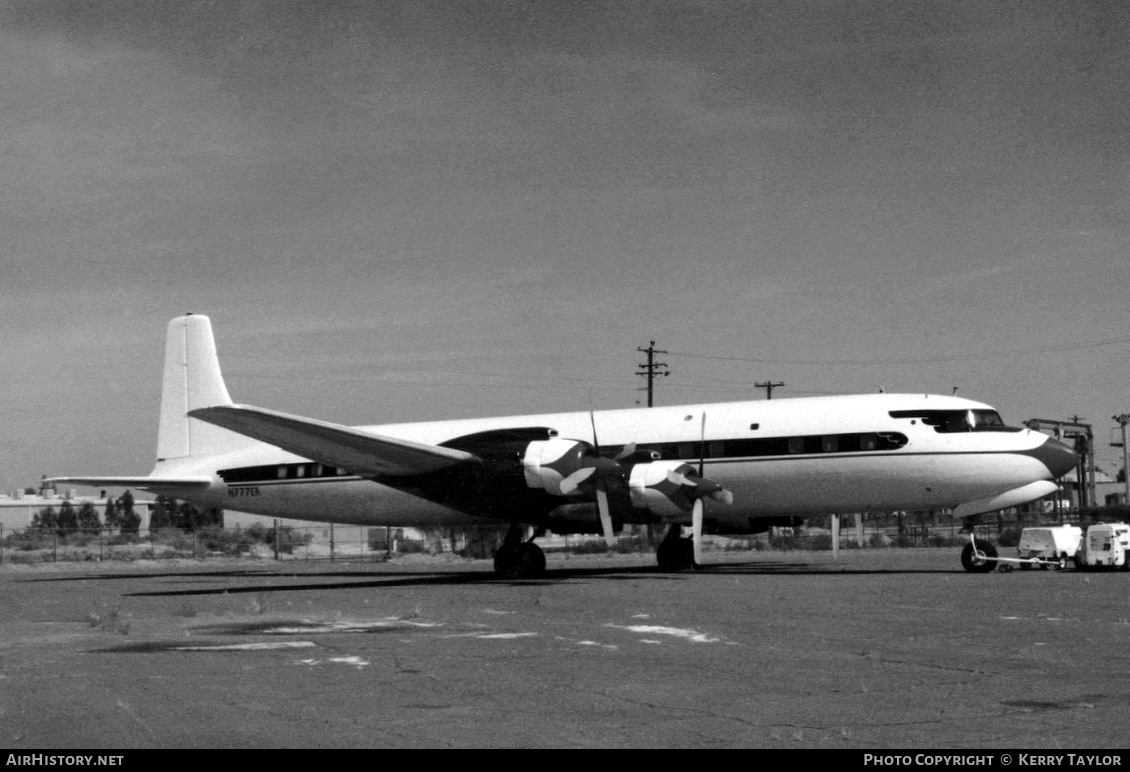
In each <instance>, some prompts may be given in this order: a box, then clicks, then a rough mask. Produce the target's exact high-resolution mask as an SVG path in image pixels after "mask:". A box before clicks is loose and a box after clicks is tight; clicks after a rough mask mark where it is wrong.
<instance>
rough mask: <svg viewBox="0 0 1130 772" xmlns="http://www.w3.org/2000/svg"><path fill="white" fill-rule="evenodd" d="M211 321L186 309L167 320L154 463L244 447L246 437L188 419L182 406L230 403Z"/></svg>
mask: <svg viewBox="0 0 1130 772" xmlns="http://www.w3.org/2000/svg"><path fill="white" fill-rule="evenodd" d="M231 403H232V401H231V397H230V396H228V390H227V387H226V386H225V385H224V377H223V375H222V374H221V373H220V361H219V359H218V358H217V357H216V343H215V340H214V339H213V338H212V323H211V321H209V319H208V317H207V316H199V315H194V314H188V315H187V316H180V317H177V318H176V319H173V320H172V321H171V322H169V328H168V333H167V337H166V339H165V380H164V385H163V387H162V389H161V422H160V424H159V426H158V429H157V464H158V466H160V465H161V464H162V463H163V462H168V461H173V460H174V459H178V458H186V457H191V456H208V455H215V454H218V453H224V452H226V451H229V450H235V449H237V448H240V447H245V446H246V445H248V444H249V440H248V439H247V438H246V437H243V436H241V435H239V434H236V433H234V432H231V431H228V430H227V429H222V428H220V427H218V426H213V425H212V424H208V423H205V422H203V421H200V420H198V419H196V418H189V417H188V415H186V414H187V413H188V411H190V410H195V409H197V408H201V407H212V406H215V405H230V404H231Z"/></svg>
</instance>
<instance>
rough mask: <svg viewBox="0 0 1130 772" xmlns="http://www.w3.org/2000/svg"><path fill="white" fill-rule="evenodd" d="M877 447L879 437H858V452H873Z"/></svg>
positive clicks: (864, 435)
mask: <svg viewBox="0 0 1130 772" xmlns="http://www.w3.org/2000/svg"><path fill="white" fill-rule="evenodd" d="M878 447H879V436H878V435H876V434H861V435H859V449H860V450H875V449H876V448H878Z"/></svg>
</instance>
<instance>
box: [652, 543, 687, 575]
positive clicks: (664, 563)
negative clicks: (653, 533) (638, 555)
mask: <svg viewBox="0 0 1130 772" xmlns="http://www.w3.org/2000/svg"><path fill="white" fill-rule="evenodd" d="M655 560H656V562H657V563H658V564H659V568H660V569H661V570H663V571H682V570H684V569H687V568H690V567H691V566H693V565H694V544H692V543H691V540H690V539H683V538H678V539H664V540H663V541H662V542H660V543H659V547H658V548H656V550H655Z"/></svg>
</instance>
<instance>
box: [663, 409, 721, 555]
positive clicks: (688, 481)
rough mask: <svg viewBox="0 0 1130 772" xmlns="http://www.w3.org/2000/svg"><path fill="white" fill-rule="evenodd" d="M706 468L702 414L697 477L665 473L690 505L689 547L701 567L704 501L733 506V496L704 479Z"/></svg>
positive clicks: (704, 417)
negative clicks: (684, 494) (685, 496)
mask: <svg viewBox="0 0 1130 772" xmlns="http://www.w3.org/2000/svg"><path fill="white" fill-rule="evenodd" d="M705 466H706V413H705V412H703V414H702V428H701V431H700V444H699V458H698V475H697V476H695V477H691V476H689V475H687V474H684V473H680V472H678V471H676V470H674V469H672V470H670V471H668V472H667V479H668V480H669V481H670V482H672V483H674V484H675V485H679V486H681V487H682V488H683V491H684V492H685V493H686V495H687V496H688V498H690V499H691V500H692V502H693V503H692V504H691V546H692V549H693V550H694V563H695V565H696V566H698V565H702V527H703V520H704V519H705V516H706V499H711V500H713V501H720V502H722V503H723V504H733V503H734V494H733V493H731V492H730V491H728V490H726V489H725V488H723V487H722V486H721V485H719V484H718V483H716V482H714V481H713V480H708V479H706V476H705V474H704V470H705Z"/></svg>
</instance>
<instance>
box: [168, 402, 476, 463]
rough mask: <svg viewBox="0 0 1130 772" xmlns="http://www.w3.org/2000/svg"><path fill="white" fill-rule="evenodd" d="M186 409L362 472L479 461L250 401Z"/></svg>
mask: <svg viewBox="0 0 1130 772" xmlns="http://www.w3.org/2000/svg"><path fill="white" fill-rule="evenodd" d="M188 414H189V415H190V416H192V417H193V418H199V419H200V420H201V421H207V422H208V423H211V424H215V425H216V426H222V427H224V428H225V429H230V430H231V431H233V432H239V433H240V434H242V435H245V436H247V437H253V438H254V439H257V440H259V441H261V442H266V443H269V444H271V445H274V446H276V447H279V448H282V449H283V450H286V451H289V452H291V453H294V454H296V455H299V456H302V457H303V458H308V459H310V460H311V461H318V462H320V463H323V464H327V465H329V466H337V467H342V468H343V469H345V470H347V471H348V472H350V473H351V474H357V475H362V476H382V477H384V476H388V477H408V476H412V475H418V474H427V473H428V472H435V471H438V470H440V469H446V468H448V467H451V466H455V465H456V464H464V463H480V459H479V458H478V456H475V455H473V454H471V453H467V452H465V451H462V450H455V449H453V448H443V447H439V446H438V445H426V444H423V443H419V442H412V441H410V440H401V439H397V438H395V437H386V436H383V435H379V434H372V433H370V432H366V431H361V430H360V429H354V428H351V427H349V426H342V425H340V424H334V423H329V422H326V421H318V420H315V419H313V418H303V417H301V416H296V415H289V414H287V413H279V412H277V411H274V410H267V409H265V408H261V407H251V406H250V405H217V406H215V407H205V408H200V409H199V410H192V411H190V412H189V413H188Z"/></svg>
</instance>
